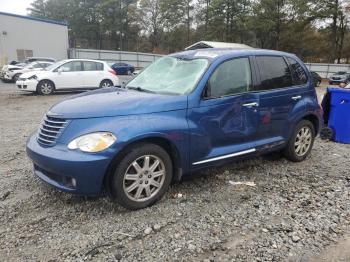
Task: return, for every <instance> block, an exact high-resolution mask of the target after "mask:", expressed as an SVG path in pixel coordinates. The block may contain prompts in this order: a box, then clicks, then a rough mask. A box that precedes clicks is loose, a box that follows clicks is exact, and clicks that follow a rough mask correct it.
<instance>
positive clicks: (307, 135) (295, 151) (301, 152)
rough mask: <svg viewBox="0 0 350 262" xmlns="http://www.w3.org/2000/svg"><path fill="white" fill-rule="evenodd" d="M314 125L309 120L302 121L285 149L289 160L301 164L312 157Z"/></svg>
mask: <svg viewBox="0 0 350 262" xmlns="http://www.w3.org/2000/svg"><path fill="white" fill-rule="evenodd" d="M315 135H316V134H315V128H314V125H313V124H312V123H311V122H310V121H308V120H302V121H300V122H299V123H298V124H297V125H296V127H295V129H294V131H293V134H292V136H291V138H290V139H289V141H288V144H287V146H286V148H285V149H284V152H283V153H284V155H285V157H286V158H287V159H288V160H291V161H293V162H301V161H303V160H305V158H306V157H307V156H308V155H310V153H311V150H312V147H313V144H314V141H315Z"/></svg>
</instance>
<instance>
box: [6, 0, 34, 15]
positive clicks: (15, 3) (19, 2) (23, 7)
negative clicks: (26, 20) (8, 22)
mask: <svg viewBox="0 0 350 262" xmlns="http://www.w3.org/2000/svg"><path fill="white" fill-rule="evenodd" d="M32 2H34V0H0V12H6V13H13V14H18V15H27V8H28V7H29V6H30V4H31V3H32Z"/></svg>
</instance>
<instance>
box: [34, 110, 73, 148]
mask: <svg viewBox="0 0 350 262" xmlns="http://www.w3.org/2000/svg"><path fill="white" fill-rule="evenodd" d="M66 124H67V120H65V119H63V118H57V117H51V116H48V115H46V116H45V117H44V119H43V121H42V123H41V125H40V128H39V132H38V142H39V143H40V144H42V145H46V146H51V145H54V144H55V143H56V140H57V138H58V136H59V135H60V134H61V133H62V131H63V129H64V128H65V126H66Z"/></svg>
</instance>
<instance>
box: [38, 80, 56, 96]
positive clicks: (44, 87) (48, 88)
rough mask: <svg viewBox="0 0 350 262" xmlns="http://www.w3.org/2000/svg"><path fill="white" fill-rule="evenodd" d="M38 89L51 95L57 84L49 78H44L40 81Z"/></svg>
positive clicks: (40, 92)
mask: <svg viewBox="0 0 350 262" xmlns="http://www.w3.org/2000/svg"><path fill="white" fill-rule="evenodd" d="M36 90H37V92H38V93H39V94H40V95H51V94H52V93H53V92H54V90H55V86H54V84H53V83H52V82H51V81H49V80H42V81H40V82H39V83H38V85H37V88H36Z"/></svg>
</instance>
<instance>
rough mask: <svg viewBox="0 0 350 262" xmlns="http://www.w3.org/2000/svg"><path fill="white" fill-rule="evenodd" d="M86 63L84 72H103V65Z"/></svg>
mask: <svg viewBox="0 0 350 262" xmlns="http://www.w3.org/2000/svg"><path fill="white" fill-rule="evenodd" d="M83 63H84V71H102V70H103V64H102V63H98V62H90V61H89V62H83Z"/></svg>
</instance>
